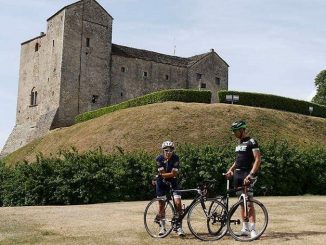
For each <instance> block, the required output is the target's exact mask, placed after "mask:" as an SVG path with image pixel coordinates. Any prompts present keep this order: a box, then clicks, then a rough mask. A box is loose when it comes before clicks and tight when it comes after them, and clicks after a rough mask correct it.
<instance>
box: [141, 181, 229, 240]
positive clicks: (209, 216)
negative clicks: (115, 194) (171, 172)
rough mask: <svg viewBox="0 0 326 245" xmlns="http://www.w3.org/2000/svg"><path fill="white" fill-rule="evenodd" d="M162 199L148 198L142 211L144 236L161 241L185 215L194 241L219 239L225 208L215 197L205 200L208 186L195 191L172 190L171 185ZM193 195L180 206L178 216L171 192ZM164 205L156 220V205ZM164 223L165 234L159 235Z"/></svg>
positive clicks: (222, 234)
mask: <svg viewBox="0 0 326 245" xmlns="http://www.w3.org/2000/svg"><path fill="white" fill-rule="evenodd" d="M167 183H168V184H169V186H170V188H169V191H168V195H167V197H166V198H154V199H152V200H151V201H150V202H149V203H148V205H147V207H146V209H145V212H144V225H145V228H146V231H147V232H148V234H149V235H150V236H152V237H154V238H163V237H166V236H168V235H169V234H170V233H171V231H172V230H174V231H176V230H177V228H178V227H179V225H180V224H181V223H182V220H183V219H184V218H185V217H186V216H187V224H188V227H189V230H190V231H191V233H192V234H193V235H194V236H195V237H196V238H198V239H200V240H203V241H214V240H218V239H220V237H223V236H224V235H225V233H226V231H227V230H226V223H225V220H226V217H222V216H220V214H222V215H227V209H226V207H225V206H224V204H223V203H221V202H220V200H218V199H216V198H212V199H211V198H207V197H206V195H207V190H208V184H207V183H205V184H204V185H202V186H201V187H197V188H195V189H184V190H173V188H172V186H171V183H169V182H167ZM174 191H177V192H180V193H182V192H194V193H196V195H195V197H194V198H193V200H192V202H191V203H190V204H189V205H188V206H187V207H185V206H183V208H182V213H181V214H178V213H177V211H176V205H175V200H174V197H173V192H174ZM160 202H161V203H162V202H163V203H164V210H165V212H164V213H165V215H164V217H160V216H159V215H158V213H159V203H160ZM160 221H164V223H165V229H166V231H165V233H164V234H159V232H160V230H161V224H162V222H160Z"/></svg>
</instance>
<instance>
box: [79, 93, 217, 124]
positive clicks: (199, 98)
mask: <svg viewBox="0 0 326 245" xmlns="http://www.w3.org/2000/svg"><path fill="white" fill-rule="evenodd" d="M211 96H212V94H211V92H210V91H199V90H189V89H171V90H162V91H158V92H154V93H151V94H147V95H144V96H141V97H137V98H135V99H131V100H127V101H124V102H122V103H119V104H115V105H112V106H108V107H103V108H101V109H98V110H95V111H89V112H85V113H83V114H80V115H78V116H77V117H76V118H75V122H77V123H79V122H84V121H87V120H90V119H93V118H96V117H100V116H102V115H104V114H107V113H110V112H114V111H117V110H121V109H125V108H129V107H136V106H141V105H147V104H153V103H159V102H164V101H182V102H197V103H210V102H211Z"/></svg>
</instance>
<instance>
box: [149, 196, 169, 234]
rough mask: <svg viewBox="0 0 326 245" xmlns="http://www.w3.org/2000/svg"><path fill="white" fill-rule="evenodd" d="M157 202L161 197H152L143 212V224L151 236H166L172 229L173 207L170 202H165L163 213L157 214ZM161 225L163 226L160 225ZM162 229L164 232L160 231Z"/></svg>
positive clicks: (160, 200)
mask: <svg viewBox="0 0 326 245" xmlns="http://www.w3.org/2000/svg"><path fill="white" fill-rule="evenodd" d="M159 202H162V199H158V198H155V199H153V200H152V201H151V202H150V203H149V204H148V205H147V207H146V209H145V213H144V225H145V228H146V230H147V232H148V234H149V235H150V236H152V237H156V238H159V237H160V238H162V237H166V236H167V235H168V234H169V233H170V232H171V231H172V218H173V216H174V211H173V207H172V205H171V203H170V202H165V208H164V209H165V212H164V213H165V215H164V217H161V216H160V215H159ZM162 225H163V226H162ZM163 230H164V232H162V231H163Z"/></svg>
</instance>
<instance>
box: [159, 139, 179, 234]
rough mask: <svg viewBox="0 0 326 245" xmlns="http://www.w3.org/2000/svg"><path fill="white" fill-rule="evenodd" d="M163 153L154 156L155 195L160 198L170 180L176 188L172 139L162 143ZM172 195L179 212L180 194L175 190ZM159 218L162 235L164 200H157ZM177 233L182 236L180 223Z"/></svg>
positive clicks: (175, 159) (176, 169)
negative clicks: (155, 167) (156, 170)
mask: <svg viewBox="0 0 326 245" xmlns="http://www.w3.org/2000/svg"><path fill="white" fill-rule="evenodd" d="M162 150H163V153H162V154H161V155H159V156H158V157H157V158H156V163H157V169H158V172H159V174H158V178H157V179H156V195H157V197H160V198H166V192H167V191H168V190H169V185H168V183H167V182H170V183H171V185H172V188H173V189H174V190H177V189H178V183H177V173H178V170H179V165H180V164H179V156H178V155H176V154H175V153H174V143H173V142H172V141H164V142H163V144H162ZM173 197H174V200H175V204H176V209H177V210H176V211H177V212H178V213H179V214H181V212H182V206H181V195H180V193H178V192H177V191H175V192H173ZM158 218H159V219H160V232H159V235H160V236H161V235H163V234H165V232H166V229H165V220H164V218H165V209H164V201H160V202H159V215H158ZM176 231H177V234H178V235H179V236H184V235H185V234H184V231H183V230H182V224H179V225H178V226H177V230H176Z"/></svg>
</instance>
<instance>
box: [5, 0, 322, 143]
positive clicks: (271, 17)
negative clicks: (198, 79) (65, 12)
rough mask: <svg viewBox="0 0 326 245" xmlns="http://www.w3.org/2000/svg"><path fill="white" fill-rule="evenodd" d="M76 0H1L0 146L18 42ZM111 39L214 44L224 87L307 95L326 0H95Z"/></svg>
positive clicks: (193, 48) (181, 46)
mask: <svg viewBox="0 0 326 245" xmlns="http://www.w3.org/2000/svg"><path fill="white" fill-rule="evenodd" d="M74 2H76V1H74V0H28V1H23V0H11V1H8V0H0V6H1V9H0V30H1V32H0V85H1V86H0V149H1V148H2V147H3V145H4V144H5V141H6V140H7V138H8V136H9V134H10V132H11V130H12V129H13V127H14V125H15V120H16V104H17V92H18V81H19V76H18V74H19V61H20V44H21V43H22V42H24V41H27V40H29V39H31V38H34V37H36V36H38V35H39V34H40V32H42V31H43V32H46V19H47V18H48V17H50V16H51V15H53V14H54V13H56V12H57V11H58V10H60V9H61V8H62V7H64V6H66V5H69V4H71V3H74ZM98 3H100V4H101V5H102V6H103V7H104V8H105V9H106V10H107V12H109V13H110V14H111V16H112V17H113V18H114V21H113V36H112V39H113V40H112V41H113V43H116V44H120V45H125V46H129V47H134V48H140V49H146V50H151V51H156V52H160V53H164V54H169V55H173V54H174V50H175V55H176V56H181V57H189V56H193V55H196V54H201V53H205V52H208V51H209V50H210V49H212V48H213V49H214V50H215V51H216V52H217V53H218V54H219V55H220V56H221V57H222V58H223V59H224V60H225V61H226V62H227V63H228V64H229V66H230V67H229V89H230V90H239V91H247V92H258V93H268V94H274V95H279V96H285V97H290V98H294V99H299V100H307V101H310V100H311V99H312V97H313V95H314V94H315V92H316V91H315V86H314V79H315V77H316V75H317V74H318V73H319V72H320V71H321V70H324V69H326V27H325V23H326V1H324V0H177V1H176V0H98Z"/></svg>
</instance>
